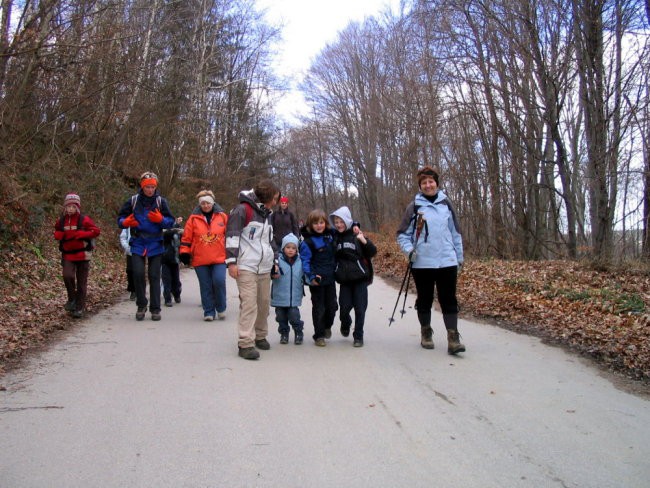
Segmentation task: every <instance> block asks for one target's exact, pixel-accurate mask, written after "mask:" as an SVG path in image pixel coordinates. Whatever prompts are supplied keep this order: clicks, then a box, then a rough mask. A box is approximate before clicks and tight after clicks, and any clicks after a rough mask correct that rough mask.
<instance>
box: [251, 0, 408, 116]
mask: <svg viewBox="0 0 650 488" xmlns="http://www.w3.org/2000/svg"><path fill="white" fill-rule="evenodd" d="M257 4H258V6H259V8H260V9H262V8H265V9H267V12H268V13H267V18H268V19H269V21H270V22H272V23H273V24H275V23H282V24H283V25H284V29H283V31H282V37H283V39H284V40H283V43H282V45H281V46H280V49H281V51H280V53H279V55H278V58H277V59H278V64H277V67H276V72H277V73H278V74H279V75H281V76H287V77H290V79H291V83H292V86H293V87H294V89H295V87H297V85H298V84H299V83H300V81H301V79H302V76H303V74H304V72H305V71H306V70H307V68H308V67H309V65H310V63H311V60H312V59H313V57H314V56H316V55H317V54H318V53H319V52H320V50H321V49H323V47H325V45H326V44H327V43H329V42H332V41H334V40H335V39H336V35H337V33H338V32H339V31H340V30H342V29H344V28H345V26H347V25H348V23H349V22H351V21H354V20H356V21H361V20H363V19H364V18H366V17H369V16H373V15H377V14H379V13H380V12H382V11H383V10H384V8H385V7H386V6H390V7H391V8H392V9H393V10H394V11H397V9H398V7H399V0H257ZM278 112H279V113H280V114H281V115H282V116H283V117H284V118H285V119H287V120H291V118H292V117H291V115H292V114H294V113H296V112H298V113H304V112H305V106H304V100H303V99H302V98H301V97H300V95H299V94H298V93H297V91H294V92H293V93H291V94H290V95H288V96H286V97H285V99H284V100H283V101H282V102H281V103H280V105H279V106H278Z"/></svg>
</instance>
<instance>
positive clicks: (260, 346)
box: [255, 339, 271, 351]
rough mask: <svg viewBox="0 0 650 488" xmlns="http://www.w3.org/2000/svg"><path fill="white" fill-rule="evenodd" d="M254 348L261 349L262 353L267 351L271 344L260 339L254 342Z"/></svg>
mask: <svg viewBox="0 0 650 488" xmlns="http://www.w3.org/2000/svg"><path fill="white" fill-rule="evenodd" d="M255 347H257V348H258V349H261V350H262V351H268V350H269V349H271V344H269V341H267V340H266V339H260V340H256V341H255Z"/></svg>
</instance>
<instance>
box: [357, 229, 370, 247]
mask: <svg viewBox="0 0 650 488" xmlns="http://www.w3.org/2000/svg"><path fill="white" fill-rule="evenodd" d="M357 239H359V242H361V244H365V243H366V242H368V241H367V240H366V236H364V235H363V232H361V229H359V232H358V233H357Z"/></svg>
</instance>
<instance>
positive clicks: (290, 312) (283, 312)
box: [275, 307, 304, 335]
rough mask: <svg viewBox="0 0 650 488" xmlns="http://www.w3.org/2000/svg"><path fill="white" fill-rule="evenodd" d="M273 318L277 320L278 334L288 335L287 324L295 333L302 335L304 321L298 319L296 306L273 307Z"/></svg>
mask: <svg viewBox="0 0 650 488" xmlns="http://www.w3.org/2000/svg"><path fill="white" fill-rule="evenodd" d="M275 320H276V321H277V322H278V332H279V333H280V335H289V330H290V329H289V324H291V326H292V327H293V331H294V333H295V334H296V335H302V326H303V325H304V322H303V321H302V320H301V319H300V309H299V308H298V307H275Z"/></svg>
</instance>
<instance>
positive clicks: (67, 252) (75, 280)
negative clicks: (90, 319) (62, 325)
mask: <svg viewBox="0 0 650 488" xmlns="http://www.w3.org/2000/svg"><path fill="white" fill-rule="evenodd" d="M97 236H99V228H98V227H97V226H96V225H95V222H93V220H92V219H91V218H90V217H88V216H87V215H83V214H82V213H81V199H80V198H79V195H77V194H75V193H69V194H68V195H66V196H65V200H64V201H63V215H62V216H61V217H60V218H59V219H58V220H57V221H56V224H55V225H54V238H55V239H56V240H57V241H59V250H60V251H61V265H62V267H63V283H65V288H66V290H67V292H68V301H67V302H66V304H65V305H64V308H65V310H66V311H68V312H70V313H71V314H72V316H73V317H74V318H76V319H78V318H81V317H82V316H83V310H84V305H85V304H86V292H87V283H88V272H89V270H90V258H91V256H92V250H93V248H94V242H93V241H94V239H95V238H96V237H97Z"/></svg>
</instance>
